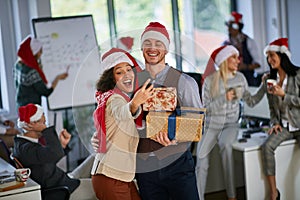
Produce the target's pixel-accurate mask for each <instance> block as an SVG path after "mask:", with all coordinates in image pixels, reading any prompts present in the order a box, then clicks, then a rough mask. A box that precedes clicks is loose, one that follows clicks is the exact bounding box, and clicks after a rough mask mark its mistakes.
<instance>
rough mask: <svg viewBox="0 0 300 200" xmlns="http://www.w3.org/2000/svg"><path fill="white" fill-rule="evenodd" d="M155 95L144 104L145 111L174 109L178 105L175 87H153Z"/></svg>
mask: <svg viewBox="0 0 300 200" xmlns="http://www.w3.org/2000/svg"><path fill="white" fill-rule="evenodd" d="M153 90H154V97H153V98H150V99H148V100H147V101H146V102H145V103H144V104H143V110H144V111H151V110H154V111H173V110H175V108H176V105H177V92H176V88H175V87H166V88H153Z"/></svg>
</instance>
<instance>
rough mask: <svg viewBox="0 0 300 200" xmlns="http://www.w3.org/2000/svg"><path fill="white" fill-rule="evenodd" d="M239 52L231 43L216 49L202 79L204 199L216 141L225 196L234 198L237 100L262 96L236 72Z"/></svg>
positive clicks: (251, 101) (198, 172) (200, 180)
mask: <svg viewBox="0 0 300 200" xmlns="http://www.w3.org/2000/svg"><path fill="white" fill-rule="evenodd" d="M239 63H240V60H239V51H238V50H237V49H236V48H235V47H234V46H232V45H225V46H221V47H220V48H217V49H216V50H215V51H214V52H213V53H212V55H211V58H210V60H209V62H208V65H207V67H206V70H205V72H204V75H203V78H204V83H203V89H202V101H203V105H204V107H205V108H206V109H207V112H206V113H207V114H206V123H205V134H204V135H203V138H202V140H201V142H200V143H199V145H198V147H197V165H196V175H197V184H198V191H199V196H200V199H202V200H204V193H205V187H206V179H207V171H208V167H209V156H210V153H211V151H212V149H213V147H214V146H215V145H216V144H218V145H219V147H220V155H221V158H222V165H223V169H224V171H223V174H224V180H225V185H226V191H227V196H228V199H231V200H233V199H236V191H235V176H234V160H233V154H232V144H233V142H234V141H236V139H237V136H238V129H239V124H238V119H239V109H240V108H239V102H240V100H241V99H243V100H244V101H245V102H246V103H247V104H248V105H249V106H251V107H252V106H254V105H255V104H257V103H258V102H259V101H260V100H261V99H262V98H263V96H264V94H265V92H264V90H263V87H261V88H260V90H258V91H257V93H256V94H255V95H254V96H251V94H250V93H249V92H248V83H247V80H246V78H245V77H244V75H243V74H242V73H241V72H238V71H237V70H238V65H239Z"/></svg>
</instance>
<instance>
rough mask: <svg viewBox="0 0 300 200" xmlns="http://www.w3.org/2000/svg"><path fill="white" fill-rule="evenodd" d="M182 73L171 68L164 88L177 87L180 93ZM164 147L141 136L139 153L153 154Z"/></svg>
mask: <svg viewBox="0 0 300 200" xmlns="http://www.w3.org/2000/svg"><path fill="white" fill-rule="evenodd" d="M181 73H182V72H180V71H178V70H176V69H174V68H173V67H171V68H170V69H169V71H168V72H167V76H166V79H165V81H164V86H165V87H176V89H177V93H178V81H179V78H180V76H181ZM177 96H178V95H177ZM177 103H179V101H178V100H177ZM162 147H164V146H163V145H161V144H160V143H158V142H155V141H154V140H151V139H149V138H145V136H141V138H140V140H139V145H138V149H137V152H138V153H148V152H153V151H156V150H159V149H160V148H162ZM169 147H172V146H169ZM169 147H168V148H169ZM173 147H176V148H177V146H173ZM171 154H172V153H171Z"/></svg>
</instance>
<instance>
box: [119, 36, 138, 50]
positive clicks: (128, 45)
mask: <svg viewBox="0 0 300 200" xmlns="http://www.w3.org/2000/svg"><path fill="white" fill-rule="evenodd" d="M133 41H134V38H132V37H121V38H119V39H118V41H117V47H118V48H120V49H123V50H125V51H130V50H131V49H132V46H133Z"/></svg>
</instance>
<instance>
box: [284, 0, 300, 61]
mask: <svg viewBox="0 0 300 200" xmlns="http://www.w3.org/2000/svg"><path fill="white" fill-rule="evenodd" d="M299 8H300V1H299V0H288V3H287V10H288V12H287V18H288V23H287V26H288V33H289V34H288V37H289V45H290V49H291V53H292V61H293V62H294V64H296V65H298V66H300V56H299V55H300V46H299V44H300V34H299V33H300V26H299V21H298V20H299V19H300V12H299Z"/></svg>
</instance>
